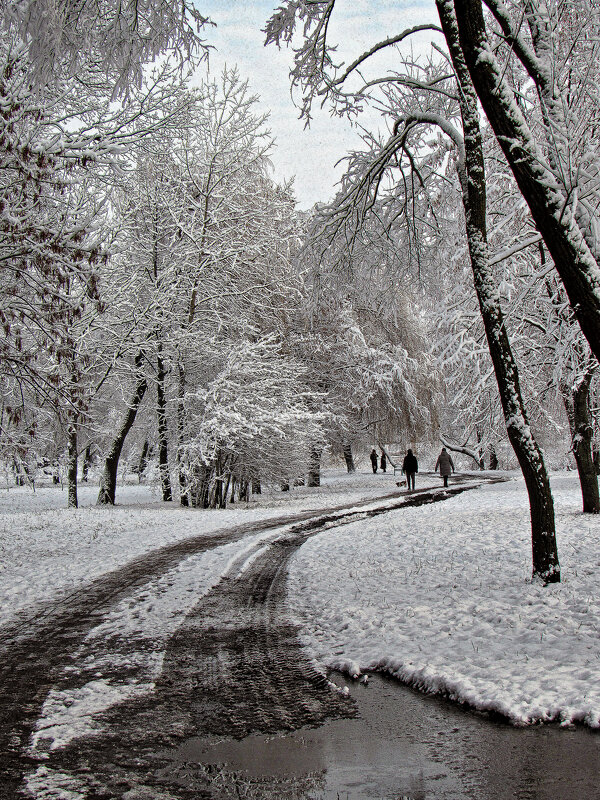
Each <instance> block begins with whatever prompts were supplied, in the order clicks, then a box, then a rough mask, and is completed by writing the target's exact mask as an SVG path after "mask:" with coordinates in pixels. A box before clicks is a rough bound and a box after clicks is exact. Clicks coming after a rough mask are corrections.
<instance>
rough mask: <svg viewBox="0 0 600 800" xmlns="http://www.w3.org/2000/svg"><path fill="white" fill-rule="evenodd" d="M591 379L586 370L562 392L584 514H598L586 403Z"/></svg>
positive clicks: (598, 497) (599, 503)
mask: <svg viewBox="0 0 600 800" xmlns="http://www.w3.org/2000/svg"><path fill="white" fill-rule="evenodd" d="M591 379H592V371H591V370H589V371H588V372H587V373H586V374H585V376H584V378H583V380H581V381H580V382H579V383H577V384H576V385H575V386H573V388H572V391H571V392H569V391H568V390H566V391H565V392H563V397H564V401H565V408H566V411H567V417H568V419H569V427H570V429H571V442H572V445H573V455H574V456H575V463H576V464H577V472H578V473H579V483H580V485H581V496H582V499H583V512H584V514H598V513H600V494H599V492H598V475H597V474H596V467H595V465H594V456H593V454H592V436H593V435H594V427H593V420H592V414H591V411H590V403H589V399H590V382H591Z"/></svg>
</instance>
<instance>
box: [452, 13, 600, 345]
mask: <svg viewBox="0 0 600 800" xmlns="http://www.w3.org/2000/svg"><path fill="white" fill-rule="evenodd" d="M436 2H437V4H438V7H439V6H440V5H441V4H442V3H448V0H436ZM455 7H456V18H457V20H458V29H459V35H460V44H461V46H462V53H463V54H464V59H465V61H466V64H467V66H468V69H469V72H470V74H471V78H472V81H473V84H474V85H475V88H476V90H477V95H478V96H479V99H480V100H481V105H482V106H483V109H484V111H485V113H486V116H487V118H488V120H489V122H490V125H491V126H492V128H493V130H494V133H495V134H496V138H497V140H498V143H499V145H500V147H501V148H502V150H503V152H504V155H505V157H506V160H507V162H508V164H509V166H510V168H511V170H512V172H513V175H514V176H515V180H516V181H517V184H518V186H519V189H520V191H521V194H522V195H523V197H524V198H525V201H526V202H527V205H528V206H529V210H530V211H531V215H532V217H533V219H534V220H535V223H536V226H537V228H538V230H539V232H540V233H541V235H542V237H543V239H544V242H545V243H546V246H547V248H548V250H549V251H550V254H551V256H552V259H553V261H554V265H555V267H556V270H557V272H558V273H559V275H560V277H561V280H562V282H563V284H564V287H565V289H566V292H567V295H568V297H569V303H570V305H571V308H572V309H573V312H574V314H575V316H576V318H577V320H578V322H579V325H580V326H581V330H582V331H583V333H584V335H585V337H586V339H587V340H588V343H589V345H590V348H591V350H592V352H593V353H594V355H595V356H596V358H597V359H598V360H600V286H599V285H598V278H597V275H598V264H597V262H596V260H595V258H594V256H593V254H592V252H591V251H590V249H589V247H588V246H587V243H586V242H585V239H584V237H583V235H582V233H581V230H580V229H579V227H578V225H577V222H576V220H575V218H574V216H573V212H572V206H573V205H574V204H573V203H569V202H568V199H569V198H566V197H565V195H564V192H563V191H562V189H561V187H560V186H559V185H558V183H557V181H556V179H555V178H554V176H553V174H552V172H551V170H550V169H549V168H548V167H547V166H546V164H545V163H544V158H543V154H542V153H541V152H540V151H539V148H538V147H537V146H536V143H535V140H534V137H533V135H532V133H531V131H530V129H529V127H528V125H527V121H526V119H525V117H524V116H523V114H522V112H521V111H520V109H519V107H518V105H517V103H516V102H515V101H514V96H513V93H512V90H511V88H510V86H509V84H508V82H507V80H506V78H505V76H504V67H503V66H502V65H500V64H499V63H498V61H497V60H496V57H495V55H494V53H493V50H492V48H491V46H490V43H489V41H488V38H487V33H486V28H485V21H484V18H483V10H482V6H481V0H455ZM444 33H445V34H446V31H445V30H444ZM446 40H448V36H447V35H446ZM448 44H449V46H450V43H448Z"/></svg>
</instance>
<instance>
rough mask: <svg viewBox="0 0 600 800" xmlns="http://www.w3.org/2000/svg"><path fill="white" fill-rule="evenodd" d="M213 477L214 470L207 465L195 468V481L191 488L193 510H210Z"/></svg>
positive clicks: (192, 482) (193, 480)
mask: <svg viewBox="0 0 600 800" xmlns="http://www.w3.org/2000/svg"><path fill="white" fill-rule="evenodd" d="M212 477H213V470H212V468H211V467H209V466H207V465H206V464H200V465H199V466H196V467H194V470H193V479H192V481H191V483H190V488H189V495H190V502H191V505H192V507H193V508H208V506H209V503H210V486H211V483H212Z"/></svg>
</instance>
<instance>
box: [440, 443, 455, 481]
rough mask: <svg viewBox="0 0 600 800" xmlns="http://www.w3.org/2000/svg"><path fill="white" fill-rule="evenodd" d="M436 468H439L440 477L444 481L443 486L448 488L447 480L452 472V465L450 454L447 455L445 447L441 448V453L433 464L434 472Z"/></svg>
mask: <svg viewBox="0 0 600 800" xmlns="http://www.w3.org/2000/svg"><path fill="white" fill-rule="evenodd" d="M438 467H439V468H440V475H441V477H442V478H443V479H444V486H448V478H449V477H450V475H452V473H453V472H454V464H453V463H452V459H451V458H450V453H448V451H447V450H446V448H445V447H442V452H441V453H440V454H439V456H438V460H437V461H436V462H435V471H436V472H437V469H438Z"/></svg>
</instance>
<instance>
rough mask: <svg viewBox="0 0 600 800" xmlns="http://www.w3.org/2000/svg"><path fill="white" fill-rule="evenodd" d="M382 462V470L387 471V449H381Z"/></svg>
mask: <svg viewBox="0 0 600 800" xmlns="http://www.w3.org/2000/svg"><path fill="white" fill-rule="evenodd" d="M380 463H381V471H382V472H385V471H386V469H387V458H386V455H385V450H382V451H381V459H380Z"/></svg>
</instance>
